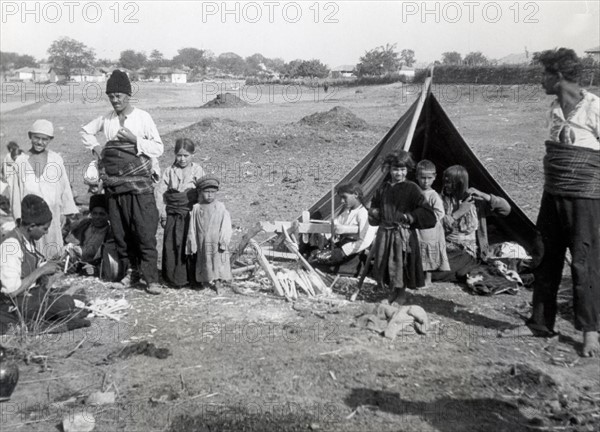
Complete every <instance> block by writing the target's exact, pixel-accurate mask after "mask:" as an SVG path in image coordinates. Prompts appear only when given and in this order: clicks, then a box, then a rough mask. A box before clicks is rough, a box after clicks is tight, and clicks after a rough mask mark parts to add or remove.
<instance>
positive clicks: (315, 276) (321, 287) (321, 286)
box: [283, 230, 329, 294]
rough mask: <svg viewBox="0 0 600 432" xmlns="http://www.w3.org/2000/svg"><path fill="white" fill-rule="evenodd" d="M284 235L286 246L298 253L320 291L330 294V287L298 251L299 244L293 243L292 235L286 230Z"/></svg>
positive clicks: (311, 279)
mask: <svg viewBox="0 0 600 432" xmlns="http://www.w3.org/2000/svg"><path fill="white" fill-rule="evenodd" d="M283 235H284V236H285V245H286V247H287V248H288V249H289V250H290V252H293V253H295V254H296V256H297V257H298V259H299V260H300V263H301V264H302V266H303V267H304V268H305V269H306V270H307V272H308V277H309V279H310V281H311V283H312V284H313V285H314V286H315V288H317V289H318V290H319V292H320V293H323V294H328V293H329V288H328V287H327V285H325V283H323V280H321V278H320V277H319V275H318V274H317V272H315V269H314V268H313V267H312V266H311V265H310V264H309V263H308V261H306V259H305V258H304V257H303V256H302V254H301V253H300V251H298V246H297V245H296V244H294V243H292V240H291V239H290V236H289V234H288V233H287V231H286V230H283Z"/></svg>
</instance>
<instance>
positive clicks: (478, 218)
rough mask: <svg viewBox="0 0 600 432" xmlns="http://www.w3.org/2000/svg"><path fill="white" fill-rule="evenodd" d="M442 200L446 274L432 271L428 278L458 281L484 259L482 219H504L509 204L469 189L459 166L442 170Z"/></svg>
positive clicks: (485, 240) (493, 196) (467, 181)
mask: <svg viewBox="0 0 600 432" xmlns="http://www.w3.org/2000/svg"><path fill="white" fill-rule="evenodd" d="M442 201H443V203H444V211H445V215H444V217H443V219H442V225H443V226H444V231H445V234H446V252H447V255H448V261H449V262H450V271H438V272H433V273H432V277H431V279H432V280H433V281H439V282H456V281H459V280H460V281H462V280H464V279H465V277H466V275H467V274H468V273H469V272H471V271H472V270H474V269H475V268H476V267H477V265H478V263H479V261H480V260H485V258H486V256H487V248H488V241H487V226H486V224H485V218H486V217H487V216H490V215H498V216H507V215H508V214H509V213H510V205H509V204H508V202H507V201H506V200H505V199H503V198H500V197H497V196H495V195H491V194H486V193H483V192H481V191H479V190H477V189H475V188H469V174H468V173H467V170H466V169H465V167H463V166H461V165H453V166H451V167H449V168H448V169H446V171H444V176H443V189H442Z"/></svg>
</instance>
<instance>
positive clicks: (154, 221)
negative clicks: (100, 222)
mask: <svg viewBox="0 0 600 432" xmlns="http://www.w3.org/2000/svg"><path fill="white" fill-rule="evenodd" d="M108 216H109V218H110V224H111V226H112V230H113V234H114V237H115V243H116V245H117V254H118V256H119V260H120V272H121V274H120V275H119V277H118V280H121V279H123V277H125V273H126V271H127V267H128V266H131V268H132V270H133V271H134V272H139V273H140V275H141V277H142V278H143V279H144V280H145V281H146V282H147V283H148V284H150V283H154V282H158V267H157V265H158V251H157V249H156V230H157V229H158V209H157V208H156V199H155V198H154V193H146V194H139V195H135V194H131V193H122V194H113V195H109V197H108Z"/></svg>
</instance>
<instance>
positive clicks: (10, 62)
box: [0, 51, 38, 73]
mask: <svg viewBox="0 0 600 432" xmlns="http://www.w3.org/2000/svg"><path fill="white" fill-rule="evenodd" d="M37 66H38V63H37V62H36V61H35V58H33V56H30V55H27V54H25V55H20V54H17V53H14V52H3V51H0V70H2V73H5V72H7V71H9V70H11V69H20V68H22V67H37Z"/></svg>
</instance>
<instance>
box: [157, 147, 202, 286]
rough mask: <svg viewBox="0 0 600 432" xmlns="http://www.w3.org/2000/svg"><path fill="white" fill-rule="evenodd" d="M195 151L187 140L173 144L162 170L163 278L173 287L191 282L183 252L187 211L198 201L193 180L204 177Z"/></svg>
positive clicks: (192, 267) (190, 267) (191, 271)
mask: <svg viewBox="0 0 600 432" xmlns="http://www.w3.org/2000/svg"><path fill="white" fill-rule="evenodd" d="M195 150H196V146H195V144H194V142H193V141H192V140H190V139H188V138H179V139H177V141H175V161H174V162H173V165H171V166H170V167H169V168H167V169H166V170H165V172H164V173H163V175H162V180H161V182H160V185H159V194H160V195H161V197H162V200H163V203H164V205H163V206H162V208H161V210H160V224H161V226H162V227H163V228H164V230H165V232H164V238H163V253H162V277H163V279H164V280H165V282H167V283H169V284H170V285H172V286H173V287H175V288H181V287H183V286H185V285H187V284H188V283H190V282H192V281H193V280H194V273H195V265H194V261H195V260H194V258H193V257H188V256H187V255H186V253H185V247H186V239H187V236H188V231H189V225H190V211H191V210H192V207H193V206H194V204H196V203H197V202H198V192H197V191H196V183H195V182H196V181H197V180H198V179H200V178H202V177H204V170H203V169H202V167H201V166H200V165H198V164H196V163H194V162H192V157H193V155H194V152H195Z"/></svg>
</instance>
